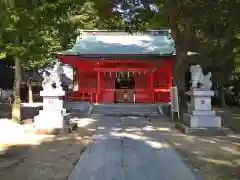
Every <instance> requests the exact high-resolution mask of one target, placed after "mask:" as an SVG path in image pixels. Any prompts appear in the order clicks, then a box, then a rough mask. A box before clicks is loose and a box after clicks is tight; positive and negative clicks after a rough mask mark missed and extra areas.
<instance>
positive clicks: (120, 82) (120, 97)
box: [114, 71, 136, 103]
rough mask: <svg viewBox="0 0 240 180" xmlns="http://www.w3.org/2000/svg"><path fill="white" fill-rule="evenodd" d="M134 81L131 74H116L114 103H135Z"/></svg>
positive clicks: (125, 72)
mask: <svg viewBox="0 0 240 180" xmlns="http://www.w3.org/2000/svg"><path fill="white" fill-rule="evenodd" d="M135 100H136V98H135V80H134V75H133V73H132V72H127V71H124V72H117V74H116V80H115V98H114V101H115V103H121V102H124V103H135Z"/></svg>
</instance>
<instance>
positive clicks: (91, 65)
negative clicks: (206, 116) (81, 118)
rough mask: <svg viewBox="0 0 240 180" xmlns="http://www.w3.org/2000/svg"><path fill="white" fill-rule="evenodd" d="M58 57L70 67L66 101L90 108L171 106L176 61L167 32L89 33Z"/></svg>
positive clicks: (174, 50)
mask: <svg viewBox="0 0 240 180" xmlns="http://www.w3.org/2000/svg"><path fill="white" fill-rule="evenodd" d="M57 58H58V59H59V60H60V61H61V62H63V63H65V64H69V65H71V66H72V67H73V69H74V73H73V76H74V77H73V91H72V92H69V93H68V94H67V97H66V98H67V100H71V101H89V102H90V103H122V102H124V103H126V102H129V103H162V102H169V101H170V87H171V86H172V71H173V64H174V62H175V59H176V49H175V43H174V40H173V38H172V35H171V31H170V30H168V29H166V30H149V31H146V32H136V33H132V34H129V33H126V32H120V31H104V30H88V31H83V32H82V33H81V34H80V36H78V37H77V40H76V43H75V45H74V46H73V48H72V49H70V50H66V51H63V52H60V53H57Z"/></svg>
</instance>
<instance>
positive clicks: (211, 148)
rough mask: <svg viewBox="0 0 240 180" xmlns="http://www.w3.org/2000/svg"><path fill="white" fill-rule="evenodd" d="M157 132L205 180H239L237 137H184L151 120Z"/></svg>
mask: <svg viewBox="0 0 240 180" xmlns="http://www.w3.org/2000/svg"><path fill="white" fill-rule="evenodd" d="M152 125H153V126H154V127H155V128H156V129H157V130H158V132H160V133H161V134H162V135H163V137H164V139H165V140H166V141H167V142H169V144H170V145H172V146H173V147H174V148H175V149H176V150H177V151H178V152H179V153H180V154H181V155H182V156H183V157H184V159H185V161H186V162H187V163H188V164H189V165H190V166H192V167H193V168H194V169H195V170H196V171H200V172H201V173H202V174H203V175H204V176H205V177H206V179H211V180H212V179H214V180H218V179H224V180H229V179H233V180H235V179H240V171H239V169H240V136H239V135H237V134H236V135H229V136H217V137H216V136H212V137H197V136H187V135H184V134H182V133H181V132H179V131H178V130H176V129H175V128H173V124H172V123H170V122H168V121H165V122H164V121H159V120H157V119H155V120H152Z"/></svg>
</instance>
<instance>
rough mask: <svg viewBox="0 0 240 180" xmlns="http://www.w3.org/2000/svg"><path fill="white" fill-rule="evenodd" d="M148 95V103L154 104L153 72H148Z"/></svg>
mask: <svg viewBox="0 0 240 180" xmlns="http://www.w3.org/2000/svg"><path fill="white" fill-rule="evenodd" d="M149 93H150V102H151V103H154V84H153V72H150V75H149Z"/></svg>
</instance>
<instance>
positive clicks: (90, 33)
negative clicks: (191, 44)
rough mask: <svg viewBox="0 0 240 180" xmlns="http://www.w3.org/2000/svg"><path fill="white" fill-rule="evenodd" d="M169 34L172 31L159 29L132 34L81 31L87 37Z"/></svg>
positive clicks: (112, 31)
mask: <svg viewBox="0 0 240 180" xmlns="http://www.w3.org/2000/svg"><path fill="white" fill-rule="evenodd" d="M167 33H169V34H171V30H170V29H159V30H144V31H137V30H135V31H131V32H126V31H124V30H80V34H81V35H86V36H96V35H104V36H107V35H110V36H113V35H122V36H124V35H126V36H131V35H135V36H138V35H140V36H141V35H151V36H158V35H166V34H167Z"/></svg>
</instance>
